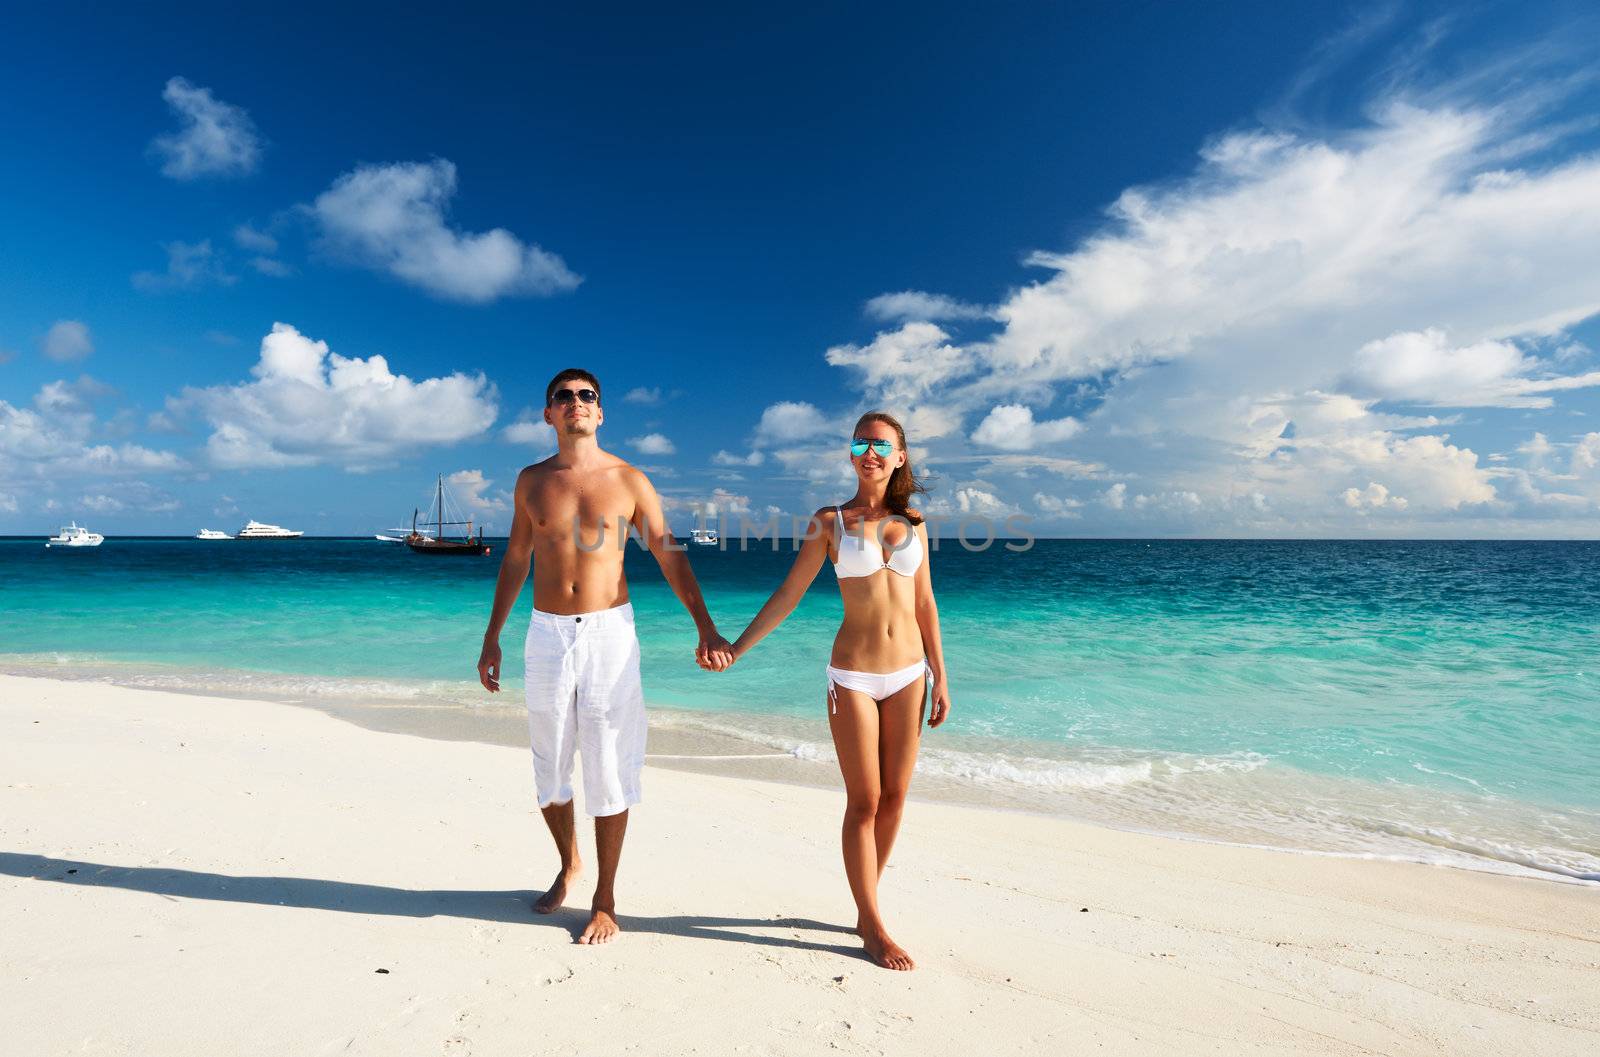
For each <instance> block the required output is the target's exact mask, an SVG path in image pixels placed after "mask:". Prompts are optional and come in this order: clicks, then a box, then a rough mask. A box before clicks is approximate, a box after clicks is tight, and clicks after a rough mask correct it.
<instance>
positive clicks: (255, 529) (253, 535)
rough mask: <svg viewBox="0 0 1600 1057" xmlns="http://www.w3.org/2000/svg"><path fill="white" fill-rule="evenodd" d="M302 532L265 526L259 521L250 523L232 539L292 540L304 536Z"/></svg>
mask: <svg viewBox="0 0 1600 1057" xmlns="http://www.w3.org/2000/svg"><path fill="white" fill-rule="evenodd" d="M304 535H305V533H304V532H295V531H293V530H291V529H286V528H283V527H282V526H280V525H267V524H263V523H262V522H260V521H251V522H250V523H248V524H246V525H245V527H244V528H242V529H240V530H239V534H238V535H237V536H235V537H233V538H234V539H239V540H292V539H299V538H300V537H301V536H304Z"/></svg>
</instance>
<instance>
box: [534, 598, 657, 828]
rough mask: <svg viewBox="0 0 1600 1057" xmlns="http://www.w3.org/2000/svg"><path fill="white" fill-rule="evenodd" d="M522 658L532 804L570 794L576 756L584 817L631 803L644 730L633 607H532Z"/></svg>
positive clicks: (547, 803)
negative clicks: (571, 611)
mask: <svg viewBox="0 0 1600 1057" xmlns="http://www.w3.org/2000/svg"><path fill="white" fill-rule="evenodd" d="M522 655H523V660H524V661H525V662H526V670H525V682H526V686H527V691H526V692H527V700H528V735H529V739H530V741H531V742H532V745H533V777H534V785H535V787H536V788H537V790H538V795H539V807H540V808H546V807H549V806H550V805H551V804H565V803H567V802H569V801H570V800H571V799H572V771H573V762H574V760H575V759H576V757H577V755H578V754H580V753H581V754H582V756H583V809H584V813H585V814H587V815H589V816H590V817H592V818H593V817H599V816H602V815H615V814H617V813H618V812H621V811H626V810H628V808H630V807H632V806H633V805H634V804H637V803H638V802H639V799H640V796H639V773H640V772H641V771H642V770H643V769H644V745H645V735H646V730H647V728H646V723H645V714H644V688H643V687H642V686H641V685H640V682H639V638H638V636H637V635H635V634H634V631H633V606H632V605H631V604H627V603H624V604H623V605H620V606H615V607H613V608H611V609H602V610H600V611H599V612H596V613H578V614H575V615H572V616H560V615H558V614H555V613H545V612H542V611H540V610H537V609H536V610H534V611H533V619H532V620H530V621H529V622H528V638H527V641H526V643H525V644H524V646H523V651H522Z"/></svg>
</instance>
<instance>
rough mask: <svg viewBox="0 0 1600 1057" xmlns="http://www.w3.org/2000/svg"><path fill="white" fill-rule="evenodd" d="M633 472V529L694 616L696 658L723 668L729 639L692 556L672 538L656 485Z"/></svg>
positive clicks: (730, 656) (729, 657) (730, 660)
mask: <svg viewBox="0 0 1600 1057" xmlns="http://www.w3.org/2000/svg"><path fill="white" fill-rule="evenodd" d="M632 473H633V488H634V507H633V527H634V530H635V531H637V532H638V533H639V538H640V539H642V540H644V544H645V546H646V547H649V548H650V553H651V554H653V555H655V559H656V564H657V565H659V566H661V575H662V576H665V577H666V578H667V583H668V584H670V585H671V586H672V593H673V594H675V595H677V596H678V601H680V602H682V603H683V608H685V609H687V610H688V611H689V616H691V617H693V618H694V626H695V630H697V631H698V632H699V633H700V644H699V646H698V647H696V649H695V659H696V660H697V661H699V662H701V663H704V664H706V665H707V666H708V667H711V668H713V669H715V670H716V671H719V672H720V671H722V670H723V669H724V668H726V667H727V666H728V665H730V664H732V663H733V652H732V650H731V649H730V647H729V646H728V640H727V639H725V638H723V637H722V636H721V635H719V634H717V625H716V623H715V622H714V621H713V620H712V619H711V614H710V613H708V612H707V611H706V603H705V599H704V598H702V597H701V596H700V583H699V581H698V580H696V579H695V578H694V570H693V569H691V568H690V567H689V556H688V554H686V553H685V552H684V549H683V548H682V547H681V546H678V545H677V543H676V542H675V541H674V540H673V538H672V532H671V530H670V529H669V528H668V527H667V518H666V515H665V514H664V513H662V510H661V497H660V496H658V495H656V490H655V486H654V485H652V484H651V483H650V478H648V477H646V476H645V475H644V474H643V473H642V472H640V471H639V470H634V471H632Z"/></svg>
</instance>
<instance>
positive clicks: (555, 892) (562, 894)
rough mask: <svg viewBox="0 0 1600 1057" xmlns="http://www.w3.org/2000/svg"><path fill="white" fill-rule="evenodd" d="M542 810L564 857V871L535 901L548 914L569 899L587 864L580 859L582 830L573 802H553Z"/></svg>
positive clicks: (541, 911)
mask: <svg viewBox="0 0 1600 1057" xmlns="http://www.w3.org/2000/svg"><path fill="white" fill-rule="evenodd" d="M542 813H543V815H544V824H545V825H547V826H549V827H550V836H552V837H554V838H555V842H556V851H557V852H558V853H559V854H560V856H561V872H560V873H558V874H556V879H555V880H554V881H551V882H550V888H549V890H548V891H546V892H545V894H544V895H542V896H540V897H539V900H538V902H536V903H534V904H533V909H535V910H537V911H538V912H539V913H541V914H548V913H550V912H551V911H553V910H555V909H556V908H558V907H559V906H561V904H562V902H564V901H565V900H566V898H567V890H568V889H570V888H571V887H572V882H573V881H575V880H577V877H578V872H579V871H580V870H581V869H582V868H583V863H582V862H580V861H579V860H578V830H577V827H576V826H574V825H573V824H572V801H570V800H568V801H567V802H566V803H565V804H551V805H550V806H549V807H546V808H544V809H543V812H542Z"/></svg>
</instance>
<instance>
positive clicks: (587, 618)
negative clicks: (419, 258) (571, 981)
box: [478, 369, 733, 943]
mask: <svg viewBox="0 0 1600 1057" xmlns="http://www.w3.org/2000/svg"><path fill="white" fill-rule="evenodd" d="M544 420H545V421H546V422H548V423H549V424H550V425H551V426H552V427H554V429H555V431H556V443H557V451H556V454H554V455H552V456H551V457H550V458H548V459H546V460H544V461H543V462H541V463H538V464H536V465H533V466H529V467H527V468H526V469H524V470H523V471H522V473H521V475H520V476H518V478H517V490H516V510H515V512H514V513H513V515H512V521H511V538H510V540H509V542H508V543H507V544H506V553H505V557H504V558H502V559H501V562H500V578H499V580H498V582H497V583H496V584H495V591H494V610H493V612H492V613H491V614H490V616H489V628H488V630H487V631H485V632H484V635H483V652H482V654H480V655H479V657H478V679H479V681H480V682H482V683H483V685H484V687H485V688H486V689H487V690H488V691H489V692H490V693H498V692H499V690H500V674H501V666H500V629H501V628H502V627H503V626H504V625H505V622H506V617H507V616H508V615H510V612H511V608H512V606H514V605H515V604H516V601H517V596H518V595H519V594H521V593H522V585H523V582H524V581H525V580H526V579H527V577H528V565H529V561H530V559H532V562H533V609H534V612H533V619H532V621H531V623H530V624H529V627H528V637H527V643H526V647H525V657H526V661H527V665H526V673H525V675H526V681H527V702H528V731H529V734H530V736H531V740H532V743H533V773H534V781H535V785H536V786H537V790H538V796H539V808H540V810H541V811H542V812H543V814H544V820H545V823H546V824H547V825H548V826H549V827H550V835H551V836H552V837H554V838H555V842H556V850H557V851H558V852H560V854H561V872H560V873H558V874H557V875H556V879H555V881H554V882H553V883H552V884H551V885H550V889H549V891H547V892H545V894H544V895H543V897H541V898H540V899H539V901H538V902H537V903H535V904H534V909H535V910H537V911H538V912H539V913H541V914H548V913H550V912H551V911H553V910H555V909H556V908H557V907H559V906H561V903H562V901H563V900H564V899H565V898H566V896H567V892H568V890H569V889H570V887H571V886H572V883H573V881H574V880H575V879H576V877H577V875H578V871H579V866H580V864H579V861H578V840H577V831H576V829H575V827H574V823H573V813H572V767H573V759H574V756H575V754H580V753H581V754H582V756H583V794H584V810H585V812H586V813H587V814H589V815H590V816H592V817H593V818H594V835H595V847H596V850H597V853H598V857H599V859H600V874H599V877H598V878H597V879H596V883H595V891H594V903H593V906H592V908H591V916H590V919H589V924H588V926H587V927H586V928H585V929H584V930H583V933H582V935H580V936H579V937H578V942H579V943H606V942H608V941H609V940H611V939H612V938H613V937H615V936H616V934H617V932H618V931H619V929H618V926H617V919H616V894H615V891H614V885H615V881H616V873H617V861H618V860H619V859H620V858H621V856H622V838H623V836H624V834H625V833H626V832H627V828H628V809H629V808H630V807H632V806H633V805H634V804H637V803H638V802H639V772H640V771H641V770H642V769H643V766H644V746H645V715H644V694H643V691H642V690H641V688H640V684H639V640H638V638H637V637H635V635H634V631H633V607H632V606H631V605H630V604H629V603H628V582H627V580H626V578H625V577H624V576H623V572H622V557H623V552H624V550H625V549H626V544H627V530H628V527H629V526H630V525H631V526H632V527H633V528H634V529H635V530H636V531H637V532H638V534H639V537H640V539H642V540H643V541H644V543H645V545H646V546H648V547H649V548H650V553H651V554H653V555H655V559H656V561H657V562H658V563H659V564H660V566H661V572H662V574H663V575H664V576H665V577H666V579H667V583H669V584H671V585H672V590H673V592H674V593H675V594H676V595H677V596H678V600H679V601H681V602H682V603H683V605H684V607H685V608H686V609H688V611H689V615H690V616H692V617H693V618H694V623H695V627H696V628H698V629H699V632H700V644H699V646H698V648H697V649H696V660H697V661H699V662H700V663H701V664H702V665H704V666H706V667H710V668H713V669H716V670H721V669H722V668H726V667H727V666H728V665H729V664H731V663H732V662H733V656H732V652H731V650H730V647H729V646H728V643H727V641H726V640H725V639H723V637H722V636H721V635H718V634H717V629H716V625H715V624H713V623H712V620H711V617H710V615H709V614H707V612H706V607H705V602H704V601H703V600H702V599H701V597H700V585H699V584H698V583H696V582H695V578H694V572H693V570H691V569H690V568H689V560H688V557H687V556H686V555H685V554H684V548H683V547H681V546H680V545H678V544H677V543H676V542H675V541H674V540H673V538H672V535H671V534H670V533H669V532H668V531H667V522H666V518H665V517H663V516H662V513H661V500H660V498H659V497H658V496H657V495H656V492H655V489H654V488H653V487H651V485H650V480H649V478H647V477H646V476H645V475H644V474H643V473H641V472H640V471H639V470H637V469H635V468H634V467H632V466H630V465H628V463H627V462H625V461H623V460H622V459H619V458H617V457H616V456H615V455H611V454H609V453H608V452H605V451H602V450H601V448H600V445H599V443H598V442H597V441H596V439H595V433H596V431H597V430H599V428H600V425H601V423H602V422H604V421H605V412H604V411H603V410H602V408H601V404H600V382H599V381H598V380H597V379H596V378H595V376H594V375H592V374H590V373H589V372H588V371H584V370H578V369H568V370H565V371H562V372H561V373H560V374H558V375H556V376H555V377H554V378H553V379H551V381H550V384H549V385H548V386H546V387H545V400H544Z"/></svg>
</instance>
